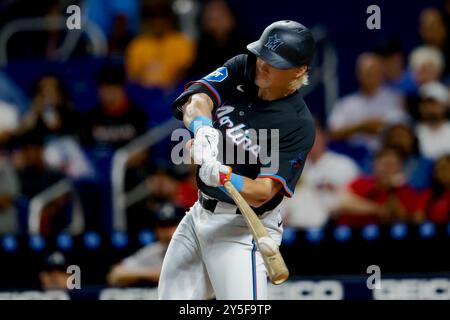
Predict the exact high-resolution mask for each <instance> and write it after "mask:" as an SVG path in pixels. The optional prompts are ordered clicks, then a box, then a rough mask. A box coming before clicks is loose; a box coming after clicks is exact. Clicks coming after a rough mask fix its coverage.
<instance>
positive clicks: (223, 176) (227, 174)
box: [199, 160, 232, 187]
mask: <svg viewBox="0 0 450 320" xmlns="http://www.w3.org/2000/svg"><path fill="white" fill-rule="evenodd" d="M231 172H232V169H231V167H229V166H226V165H223V164H221V163H220V162H219V161H217V160H213V161H208V162H205V163H203V164H202V166H201V167H200V171H199V176H200V179H201V180H202V181H203V182H204V183H205V184H206V185H208V186H210V187H220V186H223V185H224V183H225V181H228V180H230V179H231Z"/></svg>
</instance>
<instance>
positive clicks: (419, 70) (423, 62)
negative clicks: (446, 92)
mask: <svg viewBox="0 0 450 320" xmlns="http://www.w3.org/2000/svg"><path fill="white" fill-rule="evenodd" d="M444 68H445V59H444V55H443V54H442V52H440V51H439V50H438V49H436V48H435V47H432V46H427V45H423V46H420V47H417V48H415V49H414V50H413V51H412V52H411V53H410V55H409V69H410V71H411V73H412V74H411V78H412V79H411V80H412V84H411V86H410V88H409V89H407V92H406V93H409V94H412V93H414V92H416V91H417V89H418V88H419V87H420V86H422V85H424V84H426V83H429V82H435V81H439V80H440V79H441V77H442V74H443V72H444Z"/></svg>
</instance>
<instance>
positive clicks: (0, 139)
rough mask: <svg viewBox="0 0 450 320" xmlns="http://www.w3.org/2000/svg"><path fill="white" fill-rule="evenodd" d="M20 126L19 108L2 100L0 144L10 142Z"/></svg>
mask: <svg viewBox="0 0 450 320" xmlns="http://www.w3.org/2000/svg"><path fill="white" fill-rule="evenodd" d="M18 126H19V110H18V108H17V107H16V106H14V105H11V104H9V103H6V102H4V101H1V100H0V146H2V145H6V144H8V142H9V141H10V139H11V137H12V136H13V134H14V132H15V131H16V130H17V128H18Z"/></svg>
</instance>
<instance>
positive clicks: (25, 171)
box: [16, 131, 68, 236]
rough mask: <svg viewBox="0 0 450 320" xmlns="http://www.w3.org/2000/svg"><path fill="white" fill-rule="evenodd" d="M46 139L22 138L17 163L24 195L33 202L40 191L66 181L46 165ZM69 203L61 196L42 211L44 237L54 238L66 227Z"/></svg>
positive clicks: (35, 134) (31, 134) (36, 136)
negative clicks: (44, 140)
mask: <svg viewBox="0 0 450 320" xmlns="http://www.w3.org/2000/svg"><path fill="white" fill-rule="evenodd" d="M42 140H43V138H42V135H41V134H40V133H39V132H33V131H31V132H27V133H25V134H23V135H22V136H21V137H20V140H19V144H20V152H19V154H18V155H17V158H16V163H17V165H18V166H19V169H18V176H19V180H20V194H21V195H22V196H24V197H25V198H26V199H28V200H31V199H32V198H33V197H34V196H36V195H38V194H39V193H40V192H42V191H44V190H45V189H47V188H49V187H50V186H52V185H54V184H55V183H57V182H59V181H61V180H62V179H64V175H63V174H61V173H60V172H58V171H54V170H51V169H49V168H48V167H47V166H46V165H45V163H44V157H43V149H44V147H43V142H42ZM67 203H68V198H67V197H66V196H60V197H58V198H56V199H55V200H53V201H51V202H50V203H48V204H47V205H46V206H45V207H44V209H43V212H42V218H41V221H40V224H41V226H40V231H41V234H43V235H45V236H49V235H53V234H55V233H56V232H58V231H61V229H62V228H63V227H64V226H65V217H64V214H63V210H64V209H65V206H66V205H67Z"/></svg>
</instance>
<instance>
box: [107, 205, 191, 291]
mask: <svg viewBox="0 0 450 320" xmlns="http://www.w3.org/2000/svg"><path fill="white" fill-rule="evenodd" d="M183 216H184V210H183V209H181V208H179V207H177V206H175V205H173V204H171V203H165V204H164V205H163V206H162V207H161V209H160V210H159V211H158V212H157V214H156V226H155V228H154V232H155V235H156V238H157V242H155V243H152V244H150V245H147V246H145V247H143V248H141V249H140V250H139V251H137V252H136V253H135V254H133V255H132V256H130V257H128V258H126V259H125V260H123V261H122V262H120V263H119V264H116V265H115V266H113V267H112V269H111V271H110V273H109V274H108V276H107V280H108V283H109V284H110V285H112V286H129V285H134V284H149V283H150V284H153V285H156V284H157V283H158V281H159V275H160V273H161V267H162V263H163V258H164V255H165V254H166V251H167V247H168V245H169V243H170V240H171V239H172V235H173V233H174V232H175V230H176V228H177V226H178V223H179V222H180V221H181V219H182V218H183Z"/></svg>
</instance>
